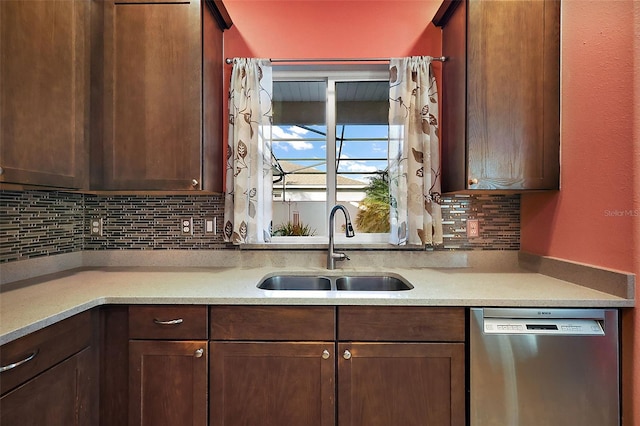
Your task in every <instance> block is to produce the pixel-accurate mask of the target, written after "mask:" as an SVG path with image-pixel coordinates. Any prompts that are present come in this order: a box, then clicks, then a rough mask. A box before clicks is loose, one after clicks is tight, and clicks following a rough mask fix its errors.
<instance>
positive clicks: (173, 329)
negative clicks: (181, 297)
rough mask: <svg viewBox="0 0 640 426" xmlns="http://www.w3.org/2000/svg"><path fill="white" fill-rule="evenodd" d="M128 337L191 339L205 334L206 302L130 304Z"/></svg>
mask: <svg viewBox="0 0 640 426" xmlns="http://www.w3.org/2000/svg"><path fill="white" fill-rule="evenodd" d="M129 338H130V339H174V340H176V339H177V340H195V339H206V338H207V307H206V306H183V305H174V306H165V305H149V306H141V305H137V306H130V307H129Z"/></svg>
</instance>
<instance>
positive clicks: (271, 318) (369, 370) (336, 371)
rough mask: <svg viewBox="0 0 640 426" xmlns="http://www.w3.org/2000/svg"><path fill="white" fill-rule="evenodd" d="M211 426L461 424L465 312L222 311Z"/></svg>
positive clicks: (215, 323)
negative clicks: (257, 425)
mask: <svg viewBox="0 0 640 426" xmlns="http://www.w3.org/2000/svg"><path fill="white" fill-rule="evenodd" d="M210 315H211V317H210V325H211V333H210V338H211V339H212V342H211V343H210V392H211V395H210V412H209V413H210V417H209V418H210V424H211V425H212V426H240V425H254V424H260V425H263V426H272V425H273V426H276V425H318V426H332V425H336V424H337V425H339V426H377V425H379V426H390V425H394V426H395V425H403V426H414V425H415V426H422V425H425V424H434V425H456V426H462V425H464V424H465V418H466V414H465V344H464V341H465V313H464V309H463V308H431V307H428V308H427V307H355V306H353V307H352V306H344V307H343V306H340V307H290V306H287V307H283V306H280V307H279V306H269V307H251V306H220V307H216V306H214V307H212V308H211V312H210Z"/></svg>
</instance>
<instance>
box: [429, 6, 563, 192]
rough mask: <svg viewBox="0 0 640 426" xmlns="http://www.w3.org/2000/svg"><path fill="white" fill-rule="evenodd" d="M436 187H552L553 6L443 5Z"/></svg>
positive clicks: (556, 49)
mask: <svg viewBox="0 0 640 426" xmlns="http://www.w3.org/2000/svg"><path fill="white" fill-rule="evenodd" d="M434 23H435V24H436V25H437V26H441V27H442V54H443V55H444V56H446V57H447V61H446V62H445V63H444V64H443V73H442V74H443V77H442V78H443V84H442V90H441V92H442V97H441V99H442V102H441V103H442V118H441V123H442V124H441V129H442V134H441V137H442V189H443V192H473V191H475V190H504V191H521V190H541V189H558V188H559V167H560V166H559V153H560V1H559V0H552V1H533V0H531V1H529V0H525V1H513V2H491V1H480V0H451V1H445V2H443V5H442V7H441V8H440V10H439V11H438V13H437V14H436V17H435V18H434Z"/></svg>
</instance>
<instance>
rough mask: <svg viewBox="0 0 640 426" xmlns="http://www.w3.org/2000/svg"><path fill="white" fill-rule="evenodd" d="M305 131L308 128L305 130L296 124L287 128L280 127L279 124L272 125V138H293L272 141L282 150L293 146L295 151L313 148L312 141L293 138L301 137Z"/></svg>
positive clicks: (306, 131)
mask: <svg viewBox="0 0 640 426" xmlns="http://www.w3.org/2000/svg"><path fill="white" fill-rule="evenodd" d="M307 133H309V131H308V130H305V129H303V128H301V127H297V126H290V127H287V128H284V127H280V126H273V127H272V134H273V138H274V139H293V140H287V141H274V142H273V143H274V145H275V144H277V145H278V147H279V148H280V149H282V150H284V151H288V150H289V148H293V149H294V150H296V151H304V150H308V149H313V148H314V146H313V144H312V143H310V142H307V141H304V140H295V139H302V137H303V136H304V135H306V134H307Z"/></svg>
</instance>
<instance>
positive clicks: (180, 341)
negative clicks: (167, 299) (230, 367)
mask: <svg viewBox="0 0 640 426" xmlns="http://www.w3.org/2000/svg"><path fill="white" fill-rule="evenodd" d="M129 338H130V339H131V340H130V341H129V424H130V425H150V426H151V425H153V426H159V425H176V424H180V425H206V424H207V398H208V392H207V388H208V375H207V368H208V353H207V352H208V350H207V340H206V339H207V307H206V306H184V307H181V306H131V307H130V308H129ZM158 339H159V340H158ZM167 339H172V340H167ZM191 339H199V340H191Z"/></svg>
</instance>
